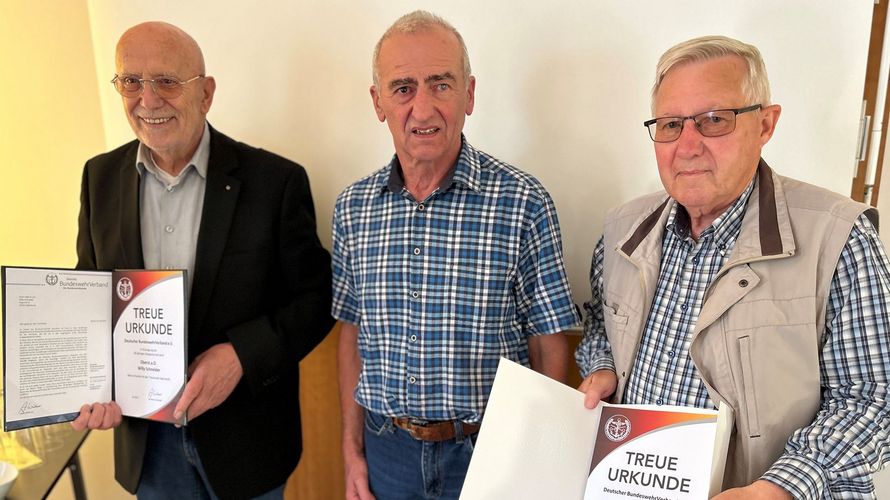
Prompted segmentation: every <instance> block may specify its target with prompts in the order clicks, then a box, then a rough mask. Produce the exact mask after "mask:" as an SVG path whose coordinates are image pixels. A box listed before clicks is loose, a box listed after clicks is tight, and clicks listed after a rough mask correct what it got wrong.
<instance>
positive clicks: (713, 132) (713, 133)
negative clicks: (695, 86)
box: [643, 104, 762, 142]
mask: <svg viewBox="0 0 890 500" xmlns="http://www.w3.org/2000/svg"><path fill="white" fill-rule="evenodd" d="M760 108H762V106H761V105H760V104H755V105H753V106H748V107H746V108H736V109H715V110H712V111H705V112H704V113H699V114H697V115H692V116H663V117H661V118H653V119H651V120H646V121H644V122H643V126H644V127H646V128H647V129H648V130H649V137H651V138H652V140H653V141H655V142H674V141H676V140H677V139H678V138H679V137H680V134H681V133H682V132H683V124H685V123H686V120H692V122H693V123H695V128H697V129H698V132H699V133H700V134H701V135H703V136H705V137H720V136H721V135H726V134H731V133H732V131H733V130H735V117H736V116H737V115H740V114H742V113H747V112H748V111H754V110H755V109H760Z"/></svg>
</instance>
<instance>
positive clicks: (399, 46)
mask: <svg viewBox="0 0 890 500" xmlns="http://www.w3.org/2000/svg"><path fill="white" fill-rule="evenodd" d="M475 83H476V82H475V79H474V77H473V76H472V75H471V73H470V63H469V58H468V56H467V51H466V47H465V46H464V43H463V40H462V38H461V36H460V34H459V33H458V32H457V31H456V30H455V29H454V28H453V27H452V26H451V25H449V24H448V23H447V22H445V21H444V20H442V19H441V18H438V17H436V16H433V15H432V14H429V13H426V12H414V13H411V14H408V15H406V16H404V17H402V18H400V19H399V20H398V21H396V23H395V24H394V25H393V26H392V27H390V28H389V30H388V31H387V32H386V33H385V34H384V35H383V37H382V38H381V40H380V42H378V44H377V48H376V49H375V52H374V85H373V86H372V87H371V97H372V100H373V102H374V109H375V111H376V112H377V116H378V118H379V119H380V121H385V122H386V123H387V125H388V126H389V129H390V132H391V133H392V137H393V143H394V145H395V150H396V154H395V156H394V157H393V159H392V161H391V162H390V163H389V164H388V165H387V166H385V167H384V168H382V169H381V170H378V171H377V172H374V173H373V174H371V175H369V176H368V177H365V178H364V179H362V180H360V181H358V182H357V183H355V184H353V185H352V186H350V187H349V188H347V189H346V190H345V191H344V192H343V193H342V194H341V195H340V197H339V198H338V200H337V204H336V207H335V210H334V220H333V255H334V257H333V274H334V303H333V316H334V317H335V318H337V319H339V320H340V321H341V323H342V328H341V337H340V346H339V356H338V359H339V381H340V392H341V396H340V399H341V406H342V409H343V457H344V462H345V475H346V478H345V479H346V497H347V498H361V499H367V498H374V496H373V495H376V496H377V497H379V498H383V499H387V500H388V499H400V498H406V499H407V498H457V497H458V495H459V493H460V489H461V486H462V485H463V481H464V476H465V474H466V470H467V466H468V465H469V460H470V455H471V453H472V450H473V443H474V440H475V436H476V432H477V431H478V429H479V423H480V421H481V419H482V414H483V411H484V409H485V403H486V401H487V400H488V395H489V392H490V390H491V385H492V382H493V380H494V375H495V371H496V369H497V365H498V360H499V359H500V358H501V357H506V358H509V359H511V360H514V361H516V362H518V363H522V364H524V365H527V366H528V365H530V366H531V367H532V368H534V369H536V370H538V371H540V372H542V373H545V374H547V375H549V376H551V377H553V378H555V379H557V380H563V381H564V380H565V377H566V370H567V364H568V356H569V353H568V348H567V346H566V341H565V337H564V336H563V335H562V332H563V330H565V329H567V328H569V327H572V326H573V325H575V324H577V323H578V322H579V320H580V318H579V316H578V313H577V312H576V310H575V306H574V304H573V302H572V298H571V292H570V290H569V285H568V282H567V279H566V275H565V269H564V264H563V255H562V248H561V243H560V234H559V224H558V222H557V218H556V211H555V209H554V206H553V201H552V200H551V199H550V196H549V195H548V194H547V192H546V191H545V190H544V188H543V187H542V186H541V184H540V183H539V182H538V181H537V180H536V179H534V178H533V177H532V176H530V175H528V174H526V173H524V172H522V171H520V170H518V169H516V168H514V167H512V166H510V165H507V164H505V163H503V162H501V161H498V160H497V159H495V158H492V157H491V156H489V155H487V154H485V153H483V152H481V151H479V150H477V149H475V148H474V147H473V146H471V145H470V144H469V143H468V142H467V141H466V139H465V138H464V136H463V135H462V129H463V124H464V117H465V116H466V115H469V114H470V113H471V112H472V111H473V105H474V89H475ZM363 424H364V425H363Z"/></svg>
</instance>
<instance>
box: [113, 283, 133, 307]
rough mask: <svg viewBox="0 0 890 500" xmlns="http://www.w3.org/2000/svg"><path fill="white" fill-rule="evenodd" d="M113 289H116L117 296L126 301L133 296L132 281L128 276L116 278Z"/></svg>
mask: <svg viewBox="0 0 890 500" xmlns="http://www.w3.org/2000/svg"><path fill="white" fill-rule="evenodd" d="M115 289H116V290H117V296H118V297H120V299H121V300H124V301H127V300H130V297H132V296H133V282H132V281H130V278H121V279H119V280H117V286H116V287H115Z"/></svg>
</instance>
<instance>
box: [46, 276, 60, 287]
mask: <svg viewBox="0 0 890 500" xmlns="http://www.w3.org/2000/svg"><path fill="white" fill-rule="evenodd" d="M58 282H59V275H58V274H56V273H49V274H47V275H46V284H47V285H49V286H56V284H57V283H58Z"/></svg>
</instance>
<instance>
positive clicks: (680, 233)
mask: <svg viewBox="0 0 890 500" xmlns="http://www.w3.org/2000/svg"><path fill="white" fill-rule="evenodd" d="M752 187H753V183H752V184H751V185H749V186H748V188H747V189H746V190H745V192H744V193H743V194H742V196H741V197H740V198H739V200H737V201H736V203H735V204H733V206H732V207H730V208H729V209H728V210H727V211H726V212H725V213H724V214H723V215H721V216H720V217H719V218H718V219H716V220H715V221H714V222H713V223H712V225H711V226H710V227H709V228H708V229H706V230H705V231H704V232H703V233H702V234H701V237H700V238H699V241H698V242H695V241H694V240H693V239H692V238H690V237H689V236H688V215H686V213H685V211H684V210H677V205H676V204H675V206H674V209H673V210H672V212H671V213H670V214H669V216H668V219H667V223H666V228H665V229H666V230H665V232H664V239H663V242H662V255H663V257H662V261H661V270H660V275H659V279H658V285H657V288H656V291H655V295H654V297H653V300H652V308H651V311H650V314H649V317H648V319H647V322H646V328H645V330H644V331H643V338H642V340H641V341H640V349H639V351H638V354H637V358H636V361H635V363H634V365H633V366H634V371H633V373H631V375H630V378H629V380H628V384H627V389H626V392H625V394H624V399H623V402H624V403H628V404H671V405H683V406H696V407H699V408H714V404H713V402H712V401H711V400H710V398H709V396H708V392H707V389H706V388H705V386H704V384H703V383H702V380H701V378H700V377H699V375H698V372H697V370H696V368H695V366H694V365H693V363H692V359H691V358H690V356H689V342H690V339H691V336H692V332H693V331H694V329H695V324H696V320H697V319H698V314H699V311H700V310H701V307H702V304H703V301H704V295H705V291H706V289H707V287H708V284H709V283H711V281H712V280H713V278H714V276H715V275H716V273H717V272H718V271H719V270H720V268H721V267H722V266H723V263H724V262H725V261H726V259H727V258H728V257H729V255H730V253H731V250H732V247H733V245H734V244H735V241H736V239H737V237H738V235H739V231H740V229H741V225H742V218H743V217H744V214H745V206H746V204H747V201H748V197H749V196H750V194H751V190H752ZM603 251H604V248H603V240H602V238H601V239H600V241H599V243H597V245H596V249H595V250H594V257H593V264H592V266H591V274H590V282H591V287H592V290H593V299H592V300H591V301H590V302H588V303H585V304H584V307H585V310H586V312H587V314H586V316H587V317H586V319H585V324H584V338H583V339H582V341H581V345H580V346H579V347H578V350H577V351H576V352H575V358H576V360H577V362H578V366H579V367H580V368H581V372H582V375H584V376H586V375H588V374H590V373H591V372H593V371H595V370H599V369H612V370H614V369H615V367H614V363H613V361H612V355H611V348H610V346H609V341H608V339H607V338H606V335H605V327H604V325H603V311H602V302H601V300H600V297H601V296H602V292H603V274H602V271H603ZM825 317H826V325H825V331H824V332H822V339H821V344H820V345H822V346H823V347H822V351H821V355H820V372H821V381H820V382H821V386H822V388H823V395H822V399H823V401H822V407H821V411H820V412H819V413H818V414H817V415H816V418H815V420H814V421H813V423H812V424H810V425H809V426H807V427H804V428H803V429H800V430H798V431H797V432H795V434H794V435H793V436H791V438H790V439H789V441H788V443H787V445H786V447H785V454H784V455H783V456H782V457H780V458H779V460H778V461H777V462H776V463H775V464H774V465H773V466H772V467H771V468H770V469H769V470H768V471H767V472H766V473H765V474H764V475H763V478H765V479H769V480H770V481H772V482H774V483H777V484H779V485H781V486H783V487H784V488H785V489H787V490H788V491H790V492H792V495H793V496H794V498H807V499H816V498H825V499H828V498H873V497H874V486H873V484H872V480H871V474H870V471H872V470H875V469H877V468H879V467H880V466H881V464H885V463H887V462H888V460H890V450H886V449H884V446H883V444H881V443H887V441H888V432H890V429H887V428H884V427H885V426H884V425H883V424H884V423H886V422H887V418H888V416H887V414H886V413H887V412H888V408H887V406H886V404H885V403H884V401H885V400H886V397H887V383H888V377H890V369H888V366H890V363H888V360H890V262H888V259H887V256H886V255H885V253H884V250H883V247H882V246H881V244H880V240H879V238H878V234H877V231H876V230H875V228H874V226H873V225H872V224H871V222H869V220H868V218H867V217H866V216H865V215H861V216H860V217H859V218H858V219H857V221H856V222H855V224H854V226H853V229H852V230H851V232H850V237H849V239H848V240H847V243H846V245H845V246H844V249H843V251H842V253H841V255H840V258H839V260H838V265H837V269H836V271H835V275H834V277H833V279H832V282H831V287H830V292H829V297H828V304H827V308H826V315H825ZM864 401H875V402H876V403H875V404H874V405H871V406H866V405H862V406H861V407H858V406H859V403H860V402H864ZM851 402H854V403H856V404H855V405H851Z"/></svg>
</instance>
